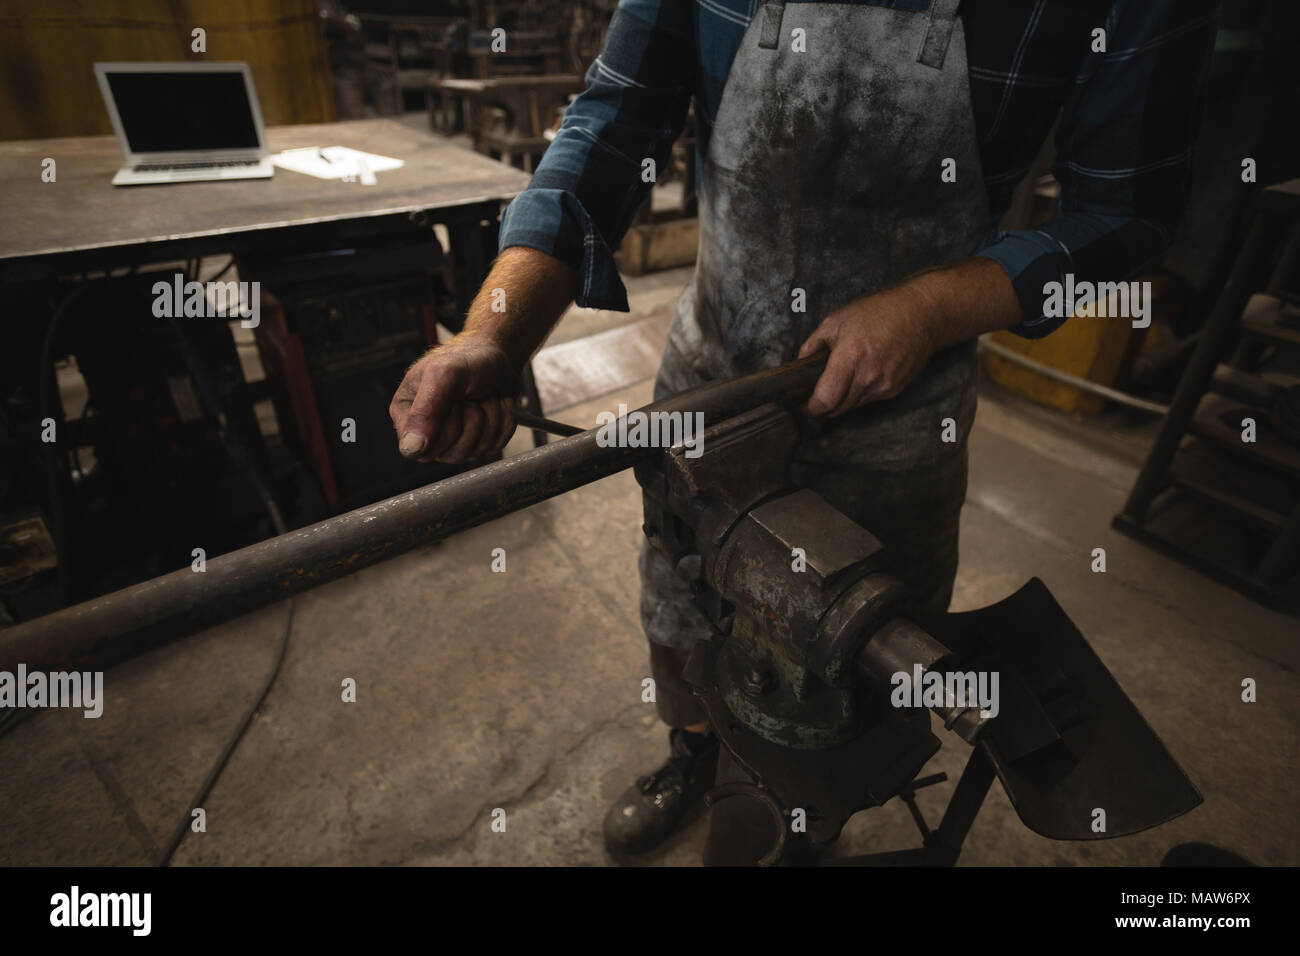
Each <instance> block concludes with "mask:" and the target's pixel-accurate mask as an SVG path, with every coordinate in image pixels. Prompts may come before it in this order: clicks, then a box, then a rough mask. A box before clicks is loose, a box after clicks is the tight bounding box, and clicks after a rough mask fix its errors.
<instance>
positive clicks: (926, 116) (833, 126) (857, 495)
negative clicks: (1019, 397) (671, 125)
mask: <svg viewBox="0 0 1300 956" xmlns="http://www.w3.org/2000/svg"><path fill="white" fill-rule="evenodd" d="M957 6H958V0H934V2H933V3H932V5H931V9H930V10H929V11H928V12H915V11H907V10H899V9H890V8H886V7H881V6H870V5H860V4H832V3H791V4H784V3H767V4H764V5H763V6H762V7H761V8H760V9H759V11H758V13H757V15H756V16H755V17H754V19H753V21H752V22H751V23H750V24H749V27H748V29H747V30H746V32H745V36H744V38H743V40H742V42H741V45H740V48H739V50H738V51H737V53H736V57H735V60H734V62H733V64H732V66H731V72H730V73H729V74H728V77H727V82H726V85H725V87H724V89H723V93H722V97H721V100H720V103H719V105H718V110H717V116H716V120H715V123H714V128H713V133H712V137H711V139H710V141H709V144H708V149H707V153H706V155H705V157H704V158H703V162H702V164H701V169H700V177H701V178H700V212H699V217H700V247H699V258H698V261H697V265H696V271H695V274H694V276H693V278H692V280H691V282H690V284H689V285H688V286H687V288H686V289H685V291H684V292H683V293H682V296H681V298H680V300H679V302H678V306H677V313H676V316H675V318H674V321H673V324H672V328H671V330H670V332H669V335H668V344H667V346H666V348H665V351H664V357H663V362H662V364H661V366H660V369H659V375H658V378H657V379H656V382H655V398H656V399H659V398H662V397H664V396H666V395H669V394H672V393H673V392H677V391H680V390H682V389H684V388H689V387H692V386H695V385H699V384H701V383H703V382H706V381H710V380H714V379H719V378H729V377H733V376H737V375H744V374H748V373H750V372H754V371H756V370H759V369H762V368H770V367H772V366H775V365H779V364H782V363H784V362H788V361H791V360H792V359H794V358H795V357H796V356H797V354H798V351H799V347H800V345H802V344H803V341H804V340H805V339H806V338H807V337H808V336H809V335H810V334H811V333H812V332H813V330H814V329H815V328H816V327H817V326H818V325H819V324H820V322H821V320H822V319H823V318H825V316H826V315H828V314H829V313H831V312H833V311H834V310H836V309H838V308H840V307H841V306H843V305H846V304H848V303H849V302H852V301H853V300H855V299H858V298H861V297H862V296H865V295H869V294H871V293H873V292H876V291H878V290H881V289H883V288H886V287H888V286H889V285H891V284H894V283H897V282H899V281H901V280H903V279H904V278H906V277H907V276H909V275H911V274H913V273H915V272H917V271H919V270H922V269H925V268H928V267H932V266H936V265H940V264H943V263H946V262H950V261H954V260H957V259H961V258H964V257H966V256H969V255H971V254H972V253H973V252H974V251H975V250H976V249H977V248H978V246H979V244H980V242H981V240H982V239H983V238H984V236H985V235H986V234H987V232H988V229H989V226H990V223H989V211H988V200H987V195H986V193H985V189H984V183H983V177H982V174H981V169H980V159H979V144H978V142H977V139H976V134H975V123H974V118H973V116H972V112H971V103H970V88H969V84H968V78H967V67H966V47H965V39H964V36H963V30H962V24H961V21H960V20H959V19H958V18H957V15H956V12H957ZM796 30H802V31H803V34H804V38H805V41H804V42H805V44H806V51H805V52H799V51H797V50H796V49H794V48H793V43H794V31H796ZM945 159H953V160H955V161H956V182H944V181H943V180H942V179H941V175H940V174H941V172H942V170H943V161H944V160H945ZM797 290H802V292H801V294H802V298H803V301H804V303H805V306H806V308H805V311H802V312H799V311H795V310H794V309H793V308H792V306H793V305H794V304H796V303H797V301H798V293H797ZM975 373H976V363H975V349H974V343H966V344H964V345H962V346H958V347H956V348H952V349H947V350H945V351H943V352H941V353H940V354H939V355H937V356H936V357H935V358H934V359H933V360H932V361H931V362H930V364H929V365H928V366H927V368H926V369H925V370H924V371H923V372H922V373H921V375H920V376H919V377H918V378H917V379H916V380H915V381H914V382H913V383H912V384H911V385H909V386H908V388H906V389H905V390H904V391H903V392H902V393H901V394H900V395H898V396H897V397H895V398H893V399H890V400H888V401H884V402H877V403H873V404H871V405H868V406H866V407H865V408H863V409H859V410H857V411H855V412H850V413H848V414H846V415H843V416H840V417H839V418H836V419H833V420H823V421H814V422H811V423H809V426H808V427H807V428H806V429H805V433H804V438H803V440H802V442H801V444H800V447H799V449H798V451H797V453H796V456H795V462H794V465H793V471H792V477H793V478H794V480H795V481H796V482H797V483H799V484H800V485H803V486H806V487H810V488H812V489H813V490H815V491H817V492H818V493H819V494H821V495H822V496H823V497H825V498H826V499H827V500H829V501H830V502H831V503H832V504H834V505H835V506H836V507H838V508H839V509H840V510H842V511H844V512H845V513H846V514H848V515H849V516H850V517H852V518H853V519H854V520H855V521H857V522H859V523H860V524H862V525H863V526H864V527H866V528H867V529H869V530H870V531H871V532H872V533H874V534H875V535H876V536H877V537H879V538H880V539H881V541H882V542H883V543H884V544H885V546H886V548H887V549H888V552H889V555H890V559H891V562H892V565H893V568H892V569H893V570H894V572H895V573H896V574H898V575H899V576H900V577H901V578H902V579H903V581H904V582H905V584H907V586H908V588H909V590H910V592H911V597H912V599H914V600H916V601H922V602H926V603H929V604H932V605H936V606H943V607H946V606H947V603H948V600H949V598H950V597H951V593H952V582H953V577H954V575H955V573H956V568H957V525H958V518H959V515H960V512H961V506H962V502H963V501H964V500H965V495H966V438H967V434H968V432H969V430H970V426H971V422H972V420H973V418H974V412H975ZM946 418H951V419H953V421H954V423H955V438H956V440H955V441H952V442H944V441H941V433H942V430H943V420H944V419H946ZM737 465H738V467H743V464H742V463H737ZM640 567H641V578H642V595H641V616H642V623H643V626H644V628H645V632H646V635H647V636H648V637H649V638H650V640H651V641H652V642H655V643H657V644H661V645H665V646H668V647H673V648H687V647H689V646H690V645H691V644H693V643H694V642H695V641H696V640H699V639H703V638H707V636H708V634H709V625H708V622H707V620H706V619H705V618H704V616H703V615H702V614H701V613H700V612H699V611H698V610H697V609H696V608H695V607H694V605H693V604H692V603H691V593H690V589H689V587H688V586H687V584H686V582H685V581H683V580H682V579H681V578H679V577H678V576H677V575H676V574H675V573H674V571H673V569H672V568H671V567H670V566H669V563H668V561H667V559H666V558H664V557H663V556H662V555H661V554H659V552H657V551H653V550H651V549H650V548H648V547H647V546H644V545H643V548H642V553H641V557H640Z"/></svg>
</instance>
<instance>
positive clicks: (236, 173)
mask: <svg viewBox="0 0 1300 956" xmlns="http://www.w3.org/2000/svg"><path fill="white" fill-rule="evenodd" d="M95 77H96V78H97V79H98V80H99V91H100V92H101V93H102V94H103V95H104V103H105V105H106V106H107V107H108V115H109V117H110V118H111V119H112V120H113V131H114V132H115V133H117V141H118V142H119V143H120V144H121V146H122V153H123V155H124V156H125V157H126V165H125V166H123V167H122V168H121V169H119V170H118V171H117V175H115V176H114V177H113V185H114V186H142V185H146V184H148V183H184V182H194V181H196V180H204V179H264V178H267V177H269V176H270V175H271V174H272V171H273V169H274V167H273V166H272V165H271V154H270V151H269V150H268V149H267V148H266V130H265V129H264V128H263V126H262V110H261V108H260V107H259V106H258V105H257V92H256V90H254V89H253V74H252V73H251V72H249V69H248V64H247V63H201V62H196V63H189V62H181V63H96V64H95Z"/></svg>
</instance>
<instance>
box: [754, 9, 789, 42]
mask: <svg viewBox="0 0 1300 956" xmlns="http://www.w3.org/2000/svg"><path fill="white" fill-rule="evenodd" d="M784 13H785V0H769V2H768V3H765V4H763V24H762V26H760V27H759V35H758V45H759V46H760V47H762V48H763V49H764V50H775V49H776V46H777V44H778V43H780V42H781V16H782V14H784Z"/></svg>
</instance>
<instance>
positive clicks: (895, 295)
mask: <svg viewBox="0 0 1300 956" xmlns="http://www.w3.org/2000/svg"><path fill="white" fill-rule="evenodd" d="M935 321H936V320H935V317H934V315H933V309H932V307H931V305H930V302H929V300H928V299H927V298H926V297H924V296H922V295H921V294H920V293H919V292H917V290H915V289H913V288H911V287H910V286H909V285H907V284H904V285H900V286H895V287H894V288H892V289H886V290H885V291H884V292H877V293H876V294H874V295H869V296H865V297H864V298H861V299H856V300H854V301H853V302H850V303H849V304H848V305H846V306H844V307H843V308H842V309H837V310H836V311H834V312H832V313H831V314H830V315H828V316H826V318H825V319H824V320H822V324H821V325H819V326H818V327H817V330H816V331H815V332H813V334H812V335H810V336H809V337H808V340H807V341H806V342H804V344H803V347H802V348H800V349H799V357H800V358H803V357H804V356H806V355H811V354H813V353H814V352H817V351H820V350H822V349H825V348H829V349H830V351H831V354H830V358H828V359H827V360H826V369H825V371H823V372H822V374H821V378H819V379H818V380H817V387H816V388H815V389H814V390H813V393H812V396H811V397H810V398H809V399H808V404H807V405H806V406H805V410H806V411H807V412H808V414H810V415H817V416H820V415H829V416H831V417H835V416H836V415H843V414H844V413H845V412H849V411H852V410H853V409H855V408H861V407H862V406H863V405H865V404H867V403H868V402H874V401H878V400H880V399H882V398H892V397H893V396H895V395H897V394H898V393H899V392H901V391H902V390H903V388H904V387H905V386H906V385H907V383H908V382H910V381H911V380H912V379H913V378H915V377H916V376H917V374H918V373H919V372H920V371H921V369H923V368H925V365H926V363H927V362H929V361H930V356H932V355H933V354H934V352H935V349H936V348H937V347H938V336H937V335H936V329H935Z"/></svg>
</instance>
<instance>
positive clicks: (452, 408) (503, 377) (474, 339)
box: [388, 332, 519, 464]
mask: <svg viewBox="0 0 1300 956" xmlns="http://www.w3.org/2000/svg"><path fill="white" fill-rule="evenodd" d="M518 391H519V373H518V372H517V371H516V370H515V368H514V365H513V364H512V363H511V361H510V358H509V356H508V355H507V354H506V351H505V349H504V348H502V347H501V346H500V345H498V344H496V343H495V342H493V341H492V340H491V339H490V338H489V337H487V336H485V335H481V334H475V333H473V332H463V333H461V334H460V335H458V336H456V337H455V338H454V339H452V340H451V341H450V342H448V343H447V344H446V345H442V346H439V347H437V348H435V349H433V350H432V351H429V352H426V353H425V354H424V356H423V357H421V358H420V359H419V361H417V362H416V363H415V364H414V365H412V366H411V367H410V368H409V369H407V372H406V377H405V378H403V379H402V384H401V385H399V386H398V388H397V392H396V393H395V394H394V395H393V401H392V403H391V404H390V405H389V406H388V414H389V416H390V417H391V418H392V419H393V427H394V428H396V429H397V437H398V448H399V449H400V451H401V453H402V454H403V455H405V456H406V457H407V458H414V459H417V460H419V461H424V462H428V461H443V462H447V463H449V464H459V463H460V462H464V461H473V460H474V459H477V458H482V457H484V456H485V455H489V454H491V453H492V452H494V451H500V450H501V449H502V448H504V447H505V444H506V442H508V441H509V440H510V436H511V435H513V434H514V431H515V395H517V394H518Z"/></svg>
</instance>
